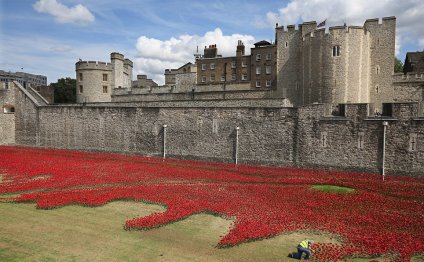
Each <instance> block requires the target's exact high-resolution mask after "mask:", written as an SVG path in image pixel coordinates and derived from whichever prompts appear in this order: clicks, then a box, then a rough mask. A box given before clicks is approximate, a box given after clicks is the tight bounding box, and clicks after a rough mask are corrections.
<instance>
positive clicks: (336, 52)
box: [333, 45, 340, 56]
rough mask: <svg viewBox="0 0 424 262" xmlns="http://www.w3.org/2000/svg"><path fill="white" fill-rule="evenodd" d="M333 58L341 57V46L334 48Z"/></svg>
mask: <svg viewBox="0 0 424 262" xmlns="http://www.w3.org/2000/svg"><path fill="white" fill-rule="evenodd" d="M333 56H340V46H339V45H335V46H333Z"/></svg>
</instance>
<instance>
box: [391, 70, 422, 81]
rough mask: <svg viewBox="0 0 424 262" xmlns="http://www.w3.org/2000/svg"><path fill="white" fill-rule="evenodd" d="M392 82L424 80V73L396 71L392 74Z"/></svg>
mask: <svg viewBox="0 0 424 262" xmlns="http://www.w3.org/2000/svg"><path fill="white" fill-rule="evenodd" d="M392 79H393V82H424V73H412V72H410V73H407V74H403V73H396V74H393V75H392Z"/></svg>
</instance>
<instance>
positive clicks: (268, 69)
mask: <svg viewBox="0 0 424 262" xmlns="http://www.w3.org/2000/svg"><path fill="white" fill-rule="evenodd" d="M265 71H266V74H267V75H270V74H271V66H266V67H265Z"/></svg>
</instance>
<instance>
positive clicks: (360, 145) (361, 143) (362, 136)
mask: <svg viewBox="0 0 424 262" xmlns="http://www.w3.org/2000/svg"><path fill="white" fill-rule="evenodd" d="M364 139H365V133H364V132H359V133H358V148H359V149H363V148H364Z"/></svg>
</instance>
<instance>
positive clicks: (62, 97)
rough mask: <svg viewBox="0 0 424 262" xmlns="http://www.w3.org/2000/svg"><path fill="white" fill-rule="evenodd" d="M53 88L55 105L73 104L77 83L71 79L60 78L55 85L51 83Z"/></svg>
mask: <svg viewBox="0 0 424 262" xmlns="http://www.w3.org/2000/svg"><path fill="white" fill-rule="evenodd" d="M50 85H51V86H53V88H54V102H55V103H75V102H76V89H77V81H76V80H75V79H72V78H69V77H67V78H61V79H58V80H57V83H51V84H50Z"/></svg>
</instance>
